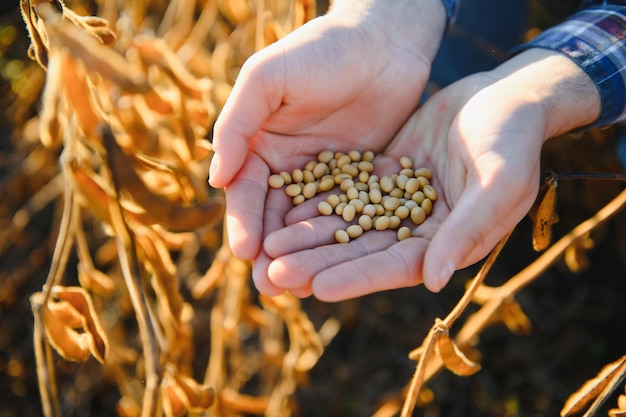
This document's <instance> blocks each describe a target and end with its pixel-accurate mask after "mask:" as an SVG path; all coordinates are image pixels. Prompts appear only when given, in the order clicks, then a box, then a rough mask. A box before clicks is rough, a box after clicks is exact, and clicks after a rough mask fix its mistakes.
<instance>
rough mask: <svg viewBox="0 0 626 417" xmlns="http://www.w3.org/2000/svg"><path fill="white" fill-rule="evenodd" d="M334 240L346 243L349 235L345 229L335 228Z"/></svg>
mask: <svg viewBox="0 0 626 417" xmlns="http://www.w3.org/2000/svg"><path fill="white" fill-rule="evenodd" d="M335 240H336V241H337V242H339V243H348V242H349V241H350V235H348V232H346V231H345V230H341V229H339V230H337V231H336V232H335Z"/></svg>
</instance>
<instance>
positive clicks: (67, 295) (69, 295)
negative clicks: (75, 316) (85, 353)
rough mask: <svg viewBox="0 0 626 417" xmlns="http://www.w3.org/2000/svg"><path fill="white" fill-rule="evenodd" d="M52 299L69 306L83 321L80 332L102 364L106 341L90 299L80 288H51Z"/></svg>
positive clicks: (105, 353)
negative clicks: (85, 336) (86, 336)
mask: <svg viewBox="0 0 626 417" xmlns="http://www.w3.org/2000/svg"><path fill="white" fill-rule="evenodd" d="M51 295H52V297H55V298H57V299H59V300H61V301H64V302H66V303H68V304H69V305H71V307H72V308H74V309H75V310H76V311H77V312H78V313H80V315H81V316H82V317H83V319H84V323H83V325H82V330H83V331H84V332H85V333H84V334H86V335H88V340H89V350H90V351H91V354H92V355H93V356H94V357H95V358H96V359H97V360H98V361H99V362H100V363H104V360H105V359H106V355H107V346H108V340H107V338H106V334H105V333H104V331H103V330H102V326H101V325H100V322H99V320H98V316H97V315H96V311H95V309H94V307H93V303H92V301H91V297H90V296H89V294H88V293H87V291H85V290H84V289H83V288H81V287H63V286H59V285H56V286H54V287H52V292H51Z"/></svg>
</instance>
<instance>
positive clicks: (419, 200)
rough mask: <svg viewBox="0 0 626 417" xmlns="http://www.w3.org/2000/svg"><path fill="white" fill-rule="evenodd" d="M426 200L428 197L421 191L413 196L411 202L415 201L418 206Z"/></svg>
mask: <svg viewBox="0 0 626 417" xmlns="http://www.w3.org/2000/svg"><path fill="white" fill-rule="evenodd" d="M425 198H426V195H424V193H423V192H421V191H416V192H414V193H413V195H412V196H411V200H413V201H415V202H416V203H417V204H422V201H424V199H425Z"/></svg>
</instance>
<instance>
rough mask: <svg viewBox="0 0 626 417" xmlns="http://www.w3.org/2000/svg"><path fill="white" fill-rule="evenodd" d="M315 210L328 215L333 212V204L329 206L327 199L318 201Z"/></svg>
mask: <svg viewBox="0 0 626 417" xmlns="http://www.w3.org/2000/svg"><path fill="white" fill-rule="evenodd" d="M317 211H319V212H320V214H323V215H324V216H330V215H331V214H333V206H331V205H330V203H329V202H328V201H320V202H319V203H318V204H317Z"/></svg>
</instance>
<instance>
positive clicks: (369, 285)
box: [311, 238, 428, 302]
mask: <svg viewBox="0 0 626 417" xmlns="http://www.w3.org/2000/svg"><path fill="white" fill-rule="evenodd" d="M427 246H428V240H425V239H421V238H410V239H405V240H403V241H400V242H397V243H396V244H394V245H392V246H390V247H389V248H387V249H386V250H383V251H379V252H375V253H372V254H370V255H367V256H364V257H362V258H356V259H353V260H350V261H348V262H344V263H341V264H338V265H336V266H334V267H331V268H328V269H324V270H323V271H320V272H319V273H318V274H317V275H316V276H315V277H314V278H313V281H312V284H311V286H312V289H313V295H314V296H315V297H316V298H318V299H320V300H322V301H328V302H334V301H341V300H346V299H349V298H355V297H360V296H363V295H366V294H372V293H375V292H379V291H386V290H392V289H397V288H404V287H410V286H414V285H417V284H419V283H420V282H422V274H421V272H422V264H423V259H424V253H425V251H426V248H427Z"/></svg>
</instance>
